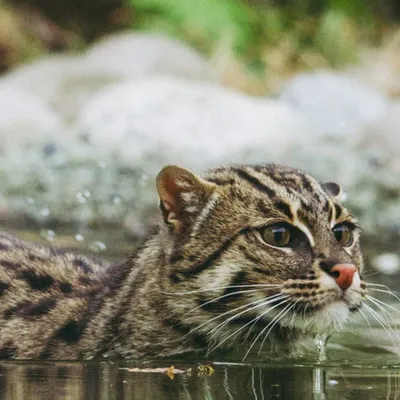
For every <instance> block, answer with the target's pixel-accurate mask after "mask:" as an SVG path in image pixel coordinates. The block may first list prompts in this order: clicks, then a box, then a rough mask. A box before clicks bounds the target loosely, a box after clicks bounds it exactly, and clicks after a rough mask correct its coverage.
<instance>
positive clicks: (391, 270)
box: [372, 253, 400, 275]
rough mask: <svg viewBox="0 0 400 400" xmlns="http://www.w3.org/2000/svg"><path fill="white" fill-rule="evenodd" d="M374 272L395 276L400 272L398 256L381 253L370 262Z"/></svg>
mask: <svg viewBox="0 0 400 400" xmlns="http://www.w3.org/2000/svg"><path fill="white" fill-rule="evenodd" d="M372 265H373V266H374V268H375V269H376V270H378V271H379V272H382V273H383V274H386V275H396V274H398V273H399V272H400V256H399V255H398V254H394V253H383V254H380V255H378V256H376V257H375V258H374V259H373V260H372Z"/></svg>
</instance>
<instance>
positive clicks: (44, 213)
mask: <svg viewBox="0 0 400 400" xmlns="http://www.w3.org/2000/svg"><path fill="white" fill-rule="evenodd" d="M39 214H40V215H41V216H42V217H48V216H49V215H50V210H49V209H48V208H47V207H43V208H42V209H41V210H40V211H39Z"/></svg>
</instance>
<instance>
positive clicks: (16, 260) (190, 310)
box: [0, 164, 366, 359]
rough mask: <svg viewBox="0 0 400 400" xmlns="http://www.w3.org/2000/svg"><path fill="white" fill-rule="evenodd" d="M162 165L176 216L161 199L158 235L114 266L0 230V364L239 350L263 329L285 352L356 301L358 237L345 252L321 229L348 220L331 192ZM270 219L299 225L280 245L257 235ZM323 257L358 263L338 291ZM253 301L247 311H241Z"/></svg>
mask: <svg viewBox="0 0 400 400" xmlns="http://www.w3.org/2000/svg"><path fill="white" fill-rule="evenodd" d="M173 168H176V169H171V170H169V171H168V173H169V174H170V175H168V177H167V178H168V179H169V180H168V181H167V186H168V185H169V187H167V186H166V188H165V187H163V186H162V184H163V183H164V181H162V179H167V178H165V177H164V176H163V175H159V179H161V183H160V180H159V181H158V187H159V193H160V196H161V199H163V196H168V195H171V196H174V195H175V192H174V193H172V194H170V193H167V192H168V190H172V191H174V190H175V191H177V195H179V199H178V200H177V202H176V204H175V207H179V210H178V211H179V212H178V211H177V213H176V215H175V214H173V215H172V214H171V211H170V210H169V209H168V207H169V203H168V202H167V203H166V204H165V205H163V202H161V211H162V215H163V218H162V219H160V224H159V230H158V231H157V233H156V234H154V235H153V236H151V237H150V238H148V240H147V241H146V242H145V244H144V245H143V246H142V247H141V248H140V249H138V250H137V252H136V253H135V254H134V255H133V256H131V257H129V258H127V259H126V260H125V261H123V262H122V263H120V264H118V265H108V264H106V263H99V262H97V261H93V260H91V259H89V258H87V257H83V256H78V255H74V254H70V253H57V252H54V251H51V250H49V249H46V248H43V247H41V246H36V245H32V244H28V243H25V242H22V241H20V240H19V239H17V238H14V237H12V236H9V235H7V234H3V235H1V236H0V297H1V301H0V358H6V359H12V358H18V359H91V358H98V357H101V356H109V357H129V358H142V357H171V356H174V357H177V356H183V355H187V354H194V353H196V354H200V355H204V354H207V352H209V351H210V350H218V351H223V352H228V351H231V350H232V349H234V348H235V347H236V346H237V344H238V343H239V344H240V345H241V347H243V343H245V346H247V347H246V348H249V347H250V345H251V344H252V343H254V340H255V339H256V338H257V337H258V336H260V334H261V333H267V331H264V330H265V328H266V327H267V326H270V327H271V329H269V328H268V329H269V330H270V332H269V336H268V338H267V343H272V342H273V341H278V342H280V343H283V344H294V342H295V339H296V340H297V338H301V337H303V336H310V335H312V334H314V333H327V334H330V333H332V332H333V331H334V330H336V329H338V328H340V327H341V326H342V324H344V323H345V322H346V320H347V319H348V317H349V316H350V314H351V313H352V312H353V311H356V310H357V309H358V308H360V307H361V304H362V302H363V299H364V297H365V293H366V289H365V284H364V283H363V282H362V281H361V278H360V275H359V271H360V270H361V268H362V256H361V252H360V248H359V243H358V234H357V233H356V235H355V236H356V237H355V241H354V244H353V245H352V246H351V248H346V249H345V248H343V247H341V246H340V245H339V243H338V242H337V241H336V239H335V238H334V236H333V234H332V221H333V220H334V223H339V222H341V221H351V223H354V224H355V223H356V222H355V220H354V218H353V217H352V216H351V214H350V213H349V212H348V211H347V210H346V209H345V208H344V207H343V206H342V205H340V203H339V200H338V198H337V195H338V193H330V192H329V190H327V189H326V188H324V187H322V186H321V185H320V184H319V183H318V182H317V181H316V180H315V179H314V178H312V177H311V176H309V175H308V174H305V173H303V172H301V171H298V170H295V169H291V168H287V167H282V166H278V165H273V164H266V165H261V166H236V167H226V168H219V169H215V170H211V171H209V172H208V173H207V174H205V175H204V176H203V177H202V178H198V177H196V176H195V175H191V173H189V172H188V171H186V170H182V169H179V168H178V167H173ZM161 174H162V173H161ZM171 179H172V180H174V179H176V180H175V181H173V184H174V185H175V186H173V189H170V187H171ZM160 187H161V189H160ZM330 187H331V188H332V186H330ZM164 189H165V190H164ZM164 192H165V193H164ZM172 200H173V199H172ZM172 200H171V201H172ZM175 200H176V199H175ZM172 207H173V206H172ZM171 215H172V218H171ZM175 217H176V218H175ZM271 220H286V221H292V222H293V223H296V224H298V226H300V227H303V226H304V227H305V228H304V232H305V233H303V234H300V236H299V240H298V243H297V242H296V247H295V248H293V249H292V250H291V251H286V252H285V251H283V250H282V249H277V248H274V247H271V246H268V245H265V244H264V243H262V242H261V241H260V238H259V235H258V233H257V232H258V230H259V228H260V227H262V226H264V225H266V224H268V221H271ZM171 221H172V222H171ZM174 224H175V225H174ZM178 228H179V229H178ZM356 231H357V230H356ZM307 235H310V237H308V236H307ZM310 241H312V242H313V245H312V246H311V245H310ZM326 260H334V262H337V263H352V264H354V265H355V266H356V267H357V270H358V273H357V274H356V275H357V279H354V283H353V285H352V286H351V287H350V288H349V289H348V290H347V291H346V293H345V294H343V293H342V291H341V290H340V289H339V288H338V286H337V285H336V283H335V281H334V279H333V278H332V277H330V276H328V274H327V273H326V272H325V271H324V270H323V268H321V262H324V261H326ZM251 285H257V286H251ZM260 285H275V286H264V287H262V286H260ZM274 295H275V296H276V297H275V298H276V299H279V298H280V297H279V296H286V297H282V301H283V300H285V301H287V302H286V303H282V305H278V306H276V308H275V309H273V310H270V311H269V312H267V311H268V307H269V308H272V307H273V306H274V305H277V304H278V302H273V301H272V302H271V303H269V305H264V306H262V302H263V299H267V297H268V296H274ZM252 302H253V304H254V305H257V304H260V307H258V308H257V307H255V308H254V309H250V307H248V306H247V305H248V304H250V303H252ZM286 306H287V307H288V308H287V310H288V311H287V313H286V314H285V315H281V319H280V320H279V321H278V322H277V323H276V324H275V325H274V326H272V325H268V324H270V322H271V321H272V320H273V318H278V317H279V313H280V312H281V311H282V310H283V308H284V307H286ZM289 306H290V308H289ZM235 309H239V310H238V311H236V312H233V310H235ZM241 311H244V312H243V313H241V314H239V312H241ZM238 314H239V315H238ZM235 315H236V318H235V317H234V316H235ZM219 316H221V318H220V317H219ZM231 317H233V318H231ZM224 321H225V324H224ZM226 321H228V322H226ZM221 323H222V324H221ZM246 324H247V325H246ZM245 325H246V326H245ZM244 326H245V328H243V327H244ZM241 328H242V329H241ZM238 329H239V331H238ZM235 332H236V333H235ZM263 338H264V335H262V336H260V341H259V342H258V343H257V346H258V345H259V344H260V342H261V340H262V339H263Z"/></svg>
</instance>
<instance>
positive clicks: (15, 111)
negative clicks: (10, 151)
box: [0, 84, 63, 150]
mask: <svg viewBox="0 0 400 400" xmlns="http://www.w3.org/2000/svg"><path fill="white" fill-rule="evenodd" d="M62 130H63V126H62V123H61V121H60V119H59V118H58V115H57V114H56V113H55V112H54V111H53V110H52V109H51V108H50V107H48V106H47V105H46V104H45V103H44V102H43V101H42V100H41V98H40V97H38V96H36V95H35V94H32V93H30V92H28V91H24V90H22V89H19V88H15V87H14V86H13V85H11V84H10V85H6V84H0V149H3V150H4V149H5V148H7V146H12V145H19V144H25V145H28V144H29V142H31V141H36V140H37V138H36V136H39V137H40V138H42V137H43V136H49V135H53V134H58V133H59V132H60V131H62Z"/></svg>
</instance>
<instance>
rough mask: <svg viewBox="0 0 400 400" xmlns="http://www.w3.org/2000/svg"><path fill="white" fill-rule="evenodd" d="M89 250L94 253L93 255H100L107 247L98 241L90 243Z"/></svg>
mask: <svg viewBox="0 0 400 400" xmlns="http://www.w3.org/2000/svg"><path fill="white" fill-rule="evenodd" d="M89 250H91V251H94V252H95V253H100V252H101V251H104V250H107V246H106V245H105V244H104V243H103V242H100V241H98V240H96V241H95V242H92V243H90V245H89Z"/></svg>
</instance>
